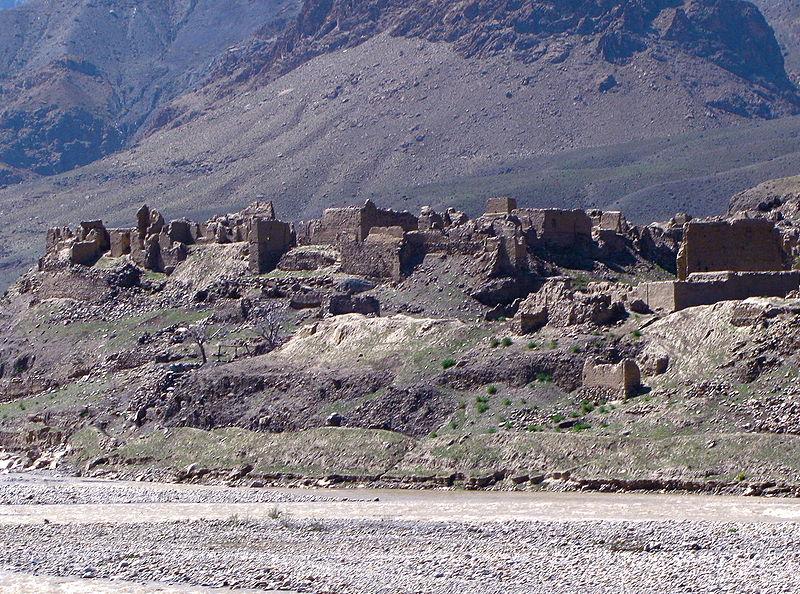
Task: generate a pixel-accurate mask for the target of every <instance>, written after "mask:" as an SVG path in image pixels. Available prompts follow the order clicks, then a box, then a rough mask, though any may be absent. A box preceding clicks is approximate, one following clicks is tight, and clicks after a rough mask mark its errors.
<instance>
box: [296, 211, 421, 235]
mask: <svg viewBox="0 0 800 594" xmlns="http://www.w3.org/2000/svg"><path fill="white" fill-rule="evenodd" d="M302 226H303V231H302V236H303V237H304V238H306V239H305V241H307V242H308V243H311V244H330V245H335V244H337V243H350V242H354V241H365V240H366V238H367V237H368V236H369V233H370V230H371V229H373V228H374V227H379V228H380V227H400V228H402V229H403V231H416V230H417V229H418V228H419V221H418V219H417V217H415V216H414V215H412V214H411V213H409V212H398V211H395V210H384V209H381V208H378V207H377V206H375V204H374V203H373V202H372V201H371V200H367V202H366V203H365V204H364V206H361V207H359V208H329V209H327V210H326V211H325V212H324V214H323V216H322V219H321V220H319V221H311V222H308V223H304V224H303V225H302Z"/></svg>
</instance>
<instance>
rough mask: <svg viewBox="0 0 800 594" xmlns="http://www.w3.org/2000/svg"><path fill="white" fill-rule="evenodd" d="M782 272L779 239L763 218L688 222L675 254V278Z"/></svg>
mask: <svg viewBox="0 0 800 594" xmlns="http://www.w3.org/2000/svg"><path fill="white" fill-rule="evenodd" d="M783 269H784V261H783V245H782V237H781V235H780V233H779V232H778V230H777V229H775V225H774V224H773V223H772V222H771V221H768V220H766V219H737V220H735V221H731V222H727V221H690V222H688V223H687V224H686V225H685V226H684V233H683V241H682V243H681V247H680V250H679V251H678V279H679V280H686V279H687V277H688V276H689V275H690V274H692V273H694V272H714V271H734V272H746V271H754V272H767V271H778V270H783Z"/></svg>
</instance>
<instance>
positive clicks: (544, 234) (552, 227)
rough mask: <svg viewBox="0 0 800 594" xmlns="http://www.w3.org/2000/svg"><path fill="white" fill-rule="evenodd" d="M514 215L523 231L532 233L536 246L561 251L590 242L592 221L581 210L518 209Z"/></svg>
mask: <svg viewBox="0 0 800 594" xmlns="http://www.w3.org/2000/svg"><path fill="white" fill-rule="evenodd" d="M514 214H515V215H516V216H517V217H518V218H519V220H520V222H521V224H522V229H523V230H532V231H533V232H534V234H535V243H536V244H537V245H541V246H543V247H550V248H561V249H563V248H571V247H576V246H583V245H588V244H589V243H591V241H592V219H591V218H589V215H587V214H586V213H585V212H584V211H582V210H560V209H555V208H545V209H532V208H520V209H517V210H515V211H514Z"/></svg>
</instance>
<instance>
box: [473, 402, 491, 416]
mask: <svg viewBox="0 0 800 594" xmlns="http://www.w3.org/2000/svg"><path fill="white" fill-rule="evenodd" d="M475 410H477V411H478V414H479V415H482V414H483V413H485V412H486V411H487V410H489V404H488V403H486V402H479V403H478V404H477V405H476V406H475Z"/></svg>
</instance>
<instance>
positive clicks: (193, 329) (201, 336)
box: [189, 319, 219, 365]
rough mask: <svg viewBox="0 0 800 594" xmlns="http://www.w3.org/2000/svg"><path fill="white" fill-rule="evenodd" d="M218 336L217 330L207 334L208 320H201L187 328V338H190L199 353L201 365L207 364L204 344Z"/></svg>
mask: <svg viewBox="0 0 800 594" xmlns="http://www.w3.org/2000/svg"><path fill="white" fill-rule="evenodd" d="M217 334H219V330H217V331H216V332H214V333H213V334H211V335H209V333H208V320H207V319H206V320H202V321H200V322H197V323H196V324H193V325H192V326H189V336H191V337H192V340H194V343H195V344H196V345H197V349H198V350H199V351H200V358H201V359H202V360H203V365H205V364H206V363H208V354H207V353H206V344H208V341H209V340H211V339H212V338H214V337H215V336H216V335H217Z"/></svg>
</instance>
